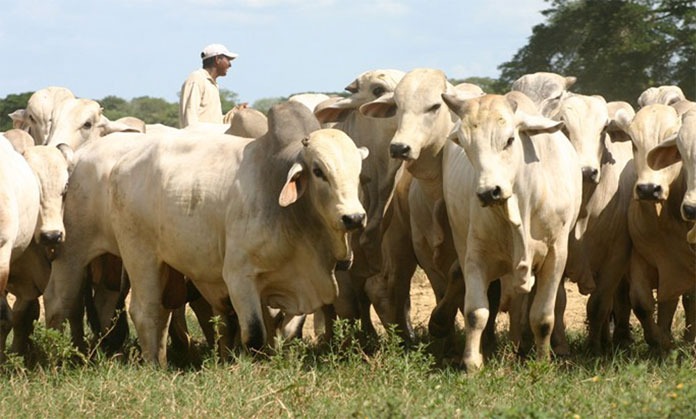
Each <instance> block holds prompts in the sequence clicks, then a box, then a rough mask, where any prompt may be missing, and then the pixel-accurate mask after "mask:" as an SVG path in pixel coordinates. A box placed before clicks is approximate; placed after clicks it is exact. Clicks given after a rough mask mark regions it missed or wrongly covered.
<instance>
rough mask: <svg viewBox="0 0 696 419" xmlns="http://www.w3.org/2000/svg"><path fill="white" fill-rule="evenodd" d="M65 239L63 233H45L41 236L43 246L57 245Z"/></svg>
mask: <svg viewBox="0 0 696 419" xmlns="http://www.w3.org/2000/svg"><path fill="white" fill-rule="evenodd" d="M62 238H63V232H61V231H44V232H42V233H41V234H40V235H39V240H40V242H41V244H56V243H58V242H60V241H61V239H62Z"/></svg>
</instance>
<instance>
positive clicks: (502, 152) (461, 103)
mask: <svg viewBox="0 0 696 419" xmlns="http://www.w3.org/2000/svg"><path fill="white" fill-rule="evenodd" d="M442 98H443V99H444V101H445V103H447V106H448V107H449V108H450V109H452V111H454V112H455V113H456V114H457V115H459V117H460V118H461V122H460V125H459V128H458V129H457V132H456V134H457V137H456V138H455V139H454V141H455V143H457V144H458V145H460V146H461V147H463V148H464V150H465V151H466V155H467V156H468V158H469V160H470V161H471V164H472V166H473V167H474V170H475V172H476V175H477V180H476V182H477V186H476V194H477V196H478V198H479V200H480V202H481V205H482V206H489V205H498V204H503V203H505V202H506V200H507V199H508V198H510V197H511V196H512V193H513V184H514V181H515V177H516V173H517V171H518V170H519V168H520V165H522V164H524V155H525V153H527V152H528V151H526V150H525V149H526V148H528V147H525V146H524V145H523V144H522V142H523V141H527V142H529V139H528V138H527V134H526V133H525V132H526V131H537V130H552V129H556V128H558V127H560V125H561V122H559V121H553V120H551V119H548V118H545V117H543V116H541V115H539V114H538V113H536V107H535V105H534V104H533V102H531V100H530V99H529V98H527V97H526V96H525V95H524V94H522V93H520V92H510V93H508V94H507V95H505V96H499V95H486V96H482V97H477V98H473V99H463V98H461V97H458V96H457V94H456V93H455V94H443V95H442ZM527 146H532V147H533V145H532V144H531V142H529V144H528V145H527Z"/></svg>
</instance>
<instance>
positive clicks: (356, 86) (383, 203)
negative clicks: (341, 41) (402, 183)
mask: <svg viewBox="0 0 696 419" xmlns="http://www.w3.org/2000/svg"><path fill="white" fill-rule="evenodd" d="M403 76H404V73H403V72H402V71H398V70H371V71H366V72H364V73H362V74H360V75H359V76H358V77H357V78H356V79H355V80H354V81H353V82H352V83H350V84H349V85H348V86H346V88H345V90H347V91H348V92H350V93H351V94H350V96H348V97H346V98H338V99H336V100H333V99H330V100H326V101H324V102H322V103H320V104H319V105H318V106H317V107H316V109H315V111H314V114H315V116H316V117H317V119H318V120H319V122H320V123H321V124H326V123H334V125H333V127H334V128H336V129H339V130H341V131H343V132H345V133H346V134H348V136H349V137H350V138H352V139H353V141H354V142H355V143H356V145H358V146H363V147H365V148H367V149H368V150H369V151H370V155H369V157H368V158H367V159H366V160H365V161H364V162H363V168H362V172H361V174H360V179H361V192H362V194H361V202H363V205H364V206H365V209H366V211H367V226H366V227H365V229H364V230H363V231H362V232H361V233H360V234H355V235H354V236H353V237H352V243H353V246H352V248H353V253H354V259H353V264H352V266H351V268H350V270H349V272H348V273H343V272H339V273H337V274H336V279H337V280H338V284H339V289H340V292H339V297H338V300H337V301H336V303H335V308H336V314H337V315H338V316H339V317H344V318H358V317H360V319H361V321H362V327H363V329H364V330H365V331H366V332H367V333H375V332H374V328H373V326H372V321H371V319H370V303H372V304H374V307H375V310H376V312H377V315H378V316H379V318H380V319H381V321H382V323H383V324H384V325H385V326H388V325H390V324H397V325H398V326H399V329H398V330H399V332H400V333H402V334H403V337H404V338H405V339H409V338H410V337H412V333H413V332H412V328H411V325H410V321H409V319H408V317H407V313H408V309H407V308H404V306H405V305H406V304H407V303H408V299H399V301H391V299H389V298H388V297H387V295H388V294H389V291H388V290H387V289H386V287H387V285H388V284H399V285H401V284H405V286H406V287H407V288H408V284H409V283H410V279H411V276H412V275H413V271H414V270H415V263H416V262H415V258H411V260H412V263H410V265H411V266H412V267H411V269H410V272H409V270H408V269H406V270H401V271H403V272H404V274H403V275H402V276H401V277H399V278H394V279H392V278H393V277H394V274H395V273H396V271H395V270H394V269H390V268H389V267H388V266H385V265H383V260H384V259H383V258H382V253H383V252H401V248H403V247H408V249H410V247H411V244H410V240H407V241H404V240H398V241H395V242H390V243H389V244H386V243H384V244H383V243H382V237H383V236H384V235H385V234H388V233H386V229H388V228H396V224H394V225H391V223H387V224H384V223H383V218H384V216H385V213H386V212H387V211H391V208H388V207H389V205H390V202H391V200H392V197H393V195H394V193H395V183H396V182H397V181H398V178H399V177H400V176H398V173H399V168H400V167H401V162H400V161H396V160H394V159H391V158H390V157H389V142H390V141H391V139H392V137H393V136H394V133H395V132H396V127H397V123H396V119H395V118H380V119H375V118H369V117H366V116H364V115H362V114H361V113H360V112H358V108H360V106H362V105H364V104H366V103H369V102H372V101H375V100H379V98H381V97H384V96H387V95H391V94H392V93H393V92H394V88H395V87H396V85H397V84H398V82H399V81H400V80H401V78H402V77H403ZM390 219H391V218H390ZM388 236H389V237H395V236H394V234H389V235H388ZM410 253H411V254H412V253H413V252H412V251H410ZM388 258H389V257H388ZM403 262H404V264H409V261H408V260H403ZM397 306H398V308H397Z"/></svg>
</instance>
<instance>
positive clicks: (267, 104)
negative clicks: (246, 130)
mask: <svg viewBox="0 0 696 419" xmlns="http://www.w3.org/2000/svg"><path fill="white" fill-rule="evenodd" d="M286 100H288V98H287V97H281V96H277V97H265V98H262V99H259V100H257V101H255V102H254V104H253V105H251V106H252V107H253V108H254V109H256V110H258V111H261V112H263V113H264V114H268V111H269V109H271V106H273V105H275V104H276V103H280V102H284V101H286Z"/></svg>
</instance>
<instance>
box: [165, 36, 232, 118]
mask: <svg viewBox="0 0 696 419" xmlns="http://www.w3.org/2000/svg"><path fill="white" fill-rule="evenodd" d="M238 56H239V55H238V54H235V53H233V52H230V51H228V50H227V48H226V47H225V46H224V45H222V44H211V45H208V46H207V47H205V48H203V52H201V58H202V59H203V68H200V69H198V70H196V71H194V72H193V73H191V75H190V76H188V78H187V79H186V81H185V82H184V84H183V85H182V86H181V97H180V98H179V125H180V126H181V128H185V127H187V126H189V125H194V124H196V123H198V122H215V123H220V124H221V123H222V104H221V103H220V90H219V89H218V85H217V82H216V80H217V78H218V77H224V76H225V75H226V74H227V69H229V68H230V62H231V61H232V60H234V59H235V58H237V57H238Z"/></svg>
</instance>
